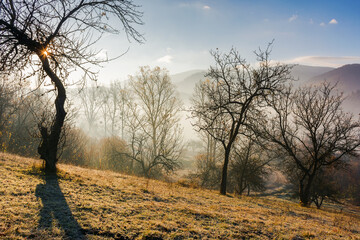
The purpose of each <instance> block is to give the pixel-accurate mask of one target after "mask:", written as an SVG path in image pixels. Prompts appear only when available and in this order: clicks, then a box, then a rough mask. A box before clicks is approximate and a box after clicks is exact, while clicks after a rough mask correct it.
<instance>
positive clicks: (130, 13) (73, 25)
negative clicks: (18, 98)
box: [0, 0, 142, 172]
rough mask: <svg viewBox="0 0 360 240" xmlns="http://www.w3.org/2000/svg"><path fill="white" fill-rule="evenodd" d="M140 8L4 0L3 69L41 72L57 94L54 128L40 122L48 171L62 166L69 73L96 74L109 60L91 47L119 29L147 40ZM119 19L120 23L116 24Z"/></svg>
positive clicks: (0, 28) (0, 15)
mask: <svg viewBox="0 0 360 240" xmlns="http://www.w3.org/2000/svg"><path fill="white" fill-rule="evenodd" d="M137 9H138V7H137V6H136V5H134V4H133V2H132V1H131V0H102V1H97V0H79V1H72V0H63V1H55V0H27V1H20V0H3V1H1V2H0V48H1V52H0V70H1V71H2V72H14V71H15V72H21V73H22V75H23V76H22V78H23V79H24V78H25V79H26V78H29V77H30V76H34V75H35V74H37V75H38V79H39V80H40V82H44V81H46V79H47V77H48V78H50V81H51V84H53V86H54V90H55V91H56V93H57V96H56V100H55V108H56V115H55V118H54V120H53V122H52V125H51V127H50V129H48V128H46V127H45V126H39V128H40V131H41V135H42V142H41V145H40V146H39V148H38V152H39V154H40V158H42V159H44V160H45V163H46V170H48V171H51V172H54V171H55V170H56V162H57V149H58V142H59V139H60V133H61V129H62V126H63V124H64V119H65V116H66V111H65V109H64V103H65V99H66V91H65V86H66V85H67V84H69V83H70V82H69V79H68V77H69V74H70V73H72V72H74V71H82V73H83V77H84V78H85V77H87V78H90V79H94V78H96V72H94V71H93V70H92V69H93V67H94V65H98V64H101V63H102V62H105V61H107V60H108V59H102V58H100V57H99V55H98V53H99V52H96V51H93V50H91V48H92V46H93V45H94V44H95V43H96V42H97V41H98V40H99V39H100V38H101V36H102V33H106V32H107V33H118V32H120V29H121V30H124V31H125V33H126V34H127V36H128V38H132V39H135V40H136V41H141V40H142V36H141V34H140V33H139V32H138V31H136V29H135V28H134V25H136V24H141V23H142V22H141V19H140V18H141V16H142V14H141V12H139V11H138V10H137ZM113 18H114V19H115V20H118V22H119V23H120V24H113V23H114V22H112V21H113ZM118 27H119V28H120V29H119V28H118Z"/></svg>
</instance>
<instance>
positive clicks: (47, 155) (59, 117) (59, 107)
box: [38, 52, 66, 172]
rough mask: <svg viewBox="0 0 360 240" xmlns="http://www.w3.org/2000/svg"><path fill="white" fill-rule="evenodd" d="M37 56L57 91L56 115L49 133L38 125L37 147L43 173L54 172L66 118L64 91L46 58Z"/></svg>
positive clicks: (39, 54) (41, 55)
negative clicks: (38, 140)
mask: <svg viewBox="0 0 360 240" xmlns="http://www.w3.org/2000/svg"><path fill="white" fill-rule="evenodd" d="M38 56H39V57H40V59H41V61H42V65H43V68H44V70H45V72H46V74H47V75H48V76H49V77H50V79H51V81H52V82H53V83H54V85H55V88H56V90H57V96H56V99H55V108H56V114H55V119H54V120H53V122H52V124H51V128H50V133H49V132H48V129H47V127H45V126H43V125H41V124H39V128H40V133H41V138H42V140H41V143H40V145H39V147H38V153H39V154H40V158H41V159H43V160H44V161H45V171H47V172H56V163H57V161H58V159H57V150H58V144H59V140H60V134H61V130H62V127H63V125H64V120H65V117H66V112H65V109H64V105H65V100H66V91H65V88H64V85H63V84H62V82H61V80H60V79H59V77H58V76H57V75H56V74H55V73H54V72H53V71H52V70H51V68H50V65H49V61H48V59H47V57H46V56H44V55H43V54H42V53H41V52H39V53H38Z"/></svg>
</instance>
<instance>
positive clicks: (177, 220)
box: [0, 153, 360, 239]
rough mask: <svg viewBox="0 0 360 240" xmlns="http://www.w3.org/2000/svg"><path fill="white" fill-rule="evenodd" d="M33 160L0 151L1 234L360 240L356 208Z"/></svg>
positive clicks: (4, 236) (8, 236) (7, 236)
mask: <svg viewBox="0 0 360 240" xmlns="http://www.w3.org/2000/svg"><path fill="white" fill-rule="evenodd" d="M39 163H40V162H39V161H37V160H33V159H27V158H20V157H17V156H14V155H9V154H3V153H1V154H0V182H1V183H2V184H1V185H0V211H1V215H0V238H1V239H23V238H27V239H61V238H70V239H71V238H75V239H248V238H251V239H274V238H276V239H308V238H315V239H360V209H359V208H357V209H352V210H351V209H348V208H347V209H344V211H343V210H342V209H341V210H340V209H339V210H336V208H332V209H329V208H328V209H325V210H317V209H315V208H302V207H300V206H299V205H298V204H297V203H294V202H291V201H288V200H283V199H279V198H275V197H241V198H236V197H232V196H221V195H219V194H218V193H217V192H214V191H208V190H200V189H193V188H187V187H182V186H180V184H176V183H164V182H160V181H155V180H146V179H143V178H137V177H133V176H127V175H122V174H118V173H113V172H109V171H99V170H89V169H84V168H80V167H74V166H70V165H59V168H60V172H59V174H58V175H59V177H49V176H43V174H41V172H39V168H38V167H37V166H38V165H39ZM345 210H346V211H345ZM350 210H351V211H350Z"/></svg>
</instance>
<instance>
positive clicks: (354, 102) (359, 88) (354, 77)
mask: <svg viewBox="0 0 360 240" xmlns="http://www.w3.org/2000/svg"><path fill="white" fill-rule="evenodd" d="M323 81H327V82H331V83H333V84H335V83H337V86H336V87H337V89H338V90H339V91H342V92H344V95H345V96H346V99H345V101H344V108H345V110H346V111H351V112H352V113H354V114H355V115H357V114H359V113H360V108H359V104H360V64H349V65H344V66H342V67H339V68H336V69H333V70H331V71H329V72H326V73H323V74H320V75H318V76H315V77H313V78H311V79H310V80H309V81H308V82H309V83H311V84H312V83H319V82H323Z"/></svg>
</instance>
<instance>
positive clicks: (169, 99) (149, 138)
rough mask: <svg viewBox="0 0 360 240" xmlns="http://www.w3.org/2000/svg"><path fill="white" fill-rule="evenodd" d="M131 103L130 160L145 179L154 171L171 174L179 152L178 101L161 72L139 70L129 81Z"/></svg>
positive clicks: (147, 68)
mask: <svg viewBox="0 0 360 240" xmlns="http://www.w3.org/2000/svg"><path fill="white" fill-rule="evenodd" d="M130 86H131V89H132V94H133V96H134V99H133V100H132V101H130V102H129V108H130V112H129V114H130V116H129V120H128V125H131V126H130V129H131V131H130V133H129V135H130V139H129V141H128V142H129V143H130V145H131V146H130V149H131V151H132V154H131V158H132V159H133V160H134V161H135V162H137V163H138V164H139V165H140V166H141V169H142V173H143V174H144V175H145V176H146V177H154V176H155V175H154V174H155V171H159V170H160V171H161V170H165V171H173V170H174V169H175V168H176V167H177V166H178V165H179V163H178V159H179V157H180V154H181V150H182V143H181V129H180V126H179V111H180V107H181V105H180V101H179V100H178V98H177V96H176V93H175V88H174V85H173V84H172V83H171V81H170V77H169V75H168V72H167V71H166V70H165V69H161V68H159V67H155V68H154V69H150V68H149V67H141V68H140V73H139V74H138V75H136V76H131V77H130Z"/></svg>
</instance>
